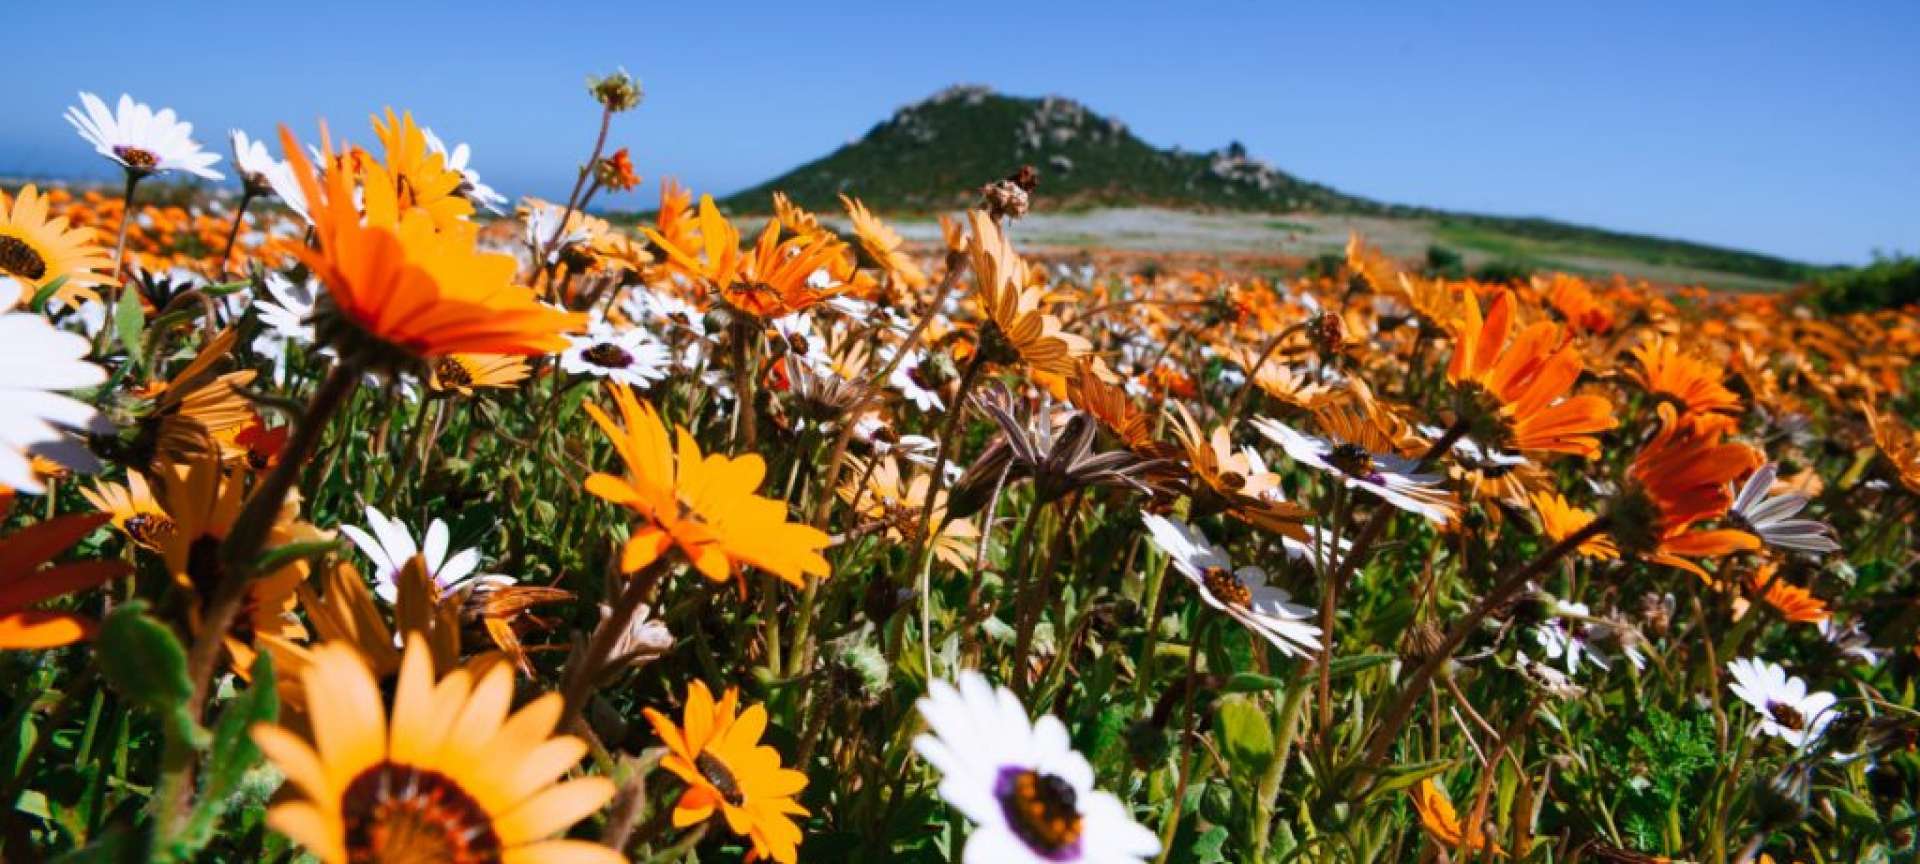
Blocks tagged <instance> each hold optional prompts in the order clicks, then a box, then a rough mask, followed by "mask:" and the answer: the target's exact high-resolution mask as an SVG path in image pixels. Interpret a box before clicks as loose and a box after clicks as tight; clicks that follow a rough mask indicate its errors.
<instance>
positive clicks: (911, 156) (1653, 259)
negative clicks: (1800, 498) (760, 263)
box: [721, 86, 1815, 283]
mask: <svg viewBox="0 0 1920 864" xmlns="http://www.w3.org/2000/svg"><path fill="white" fill-rule="evenodd" d="M1022 165H1032V166H1034V167H1035V168H1037V169H1039V171H1040V177H1041V179H1040V187H1039V190H1038V192H1037V193H1036V195H1035V204H1036V206H1037V208H1038V209H1040V210H1042V211H1046V212H1055V213H1059V212H1062V211H1069V210H1085V209H1093V208H1110V207H1161V208H1170V209H1177V210H1194V211H1201V212H1222V211H1225V212H1234V211H1238V212H1257V213H1274V214H1289V213H1294V214H1326V215H1331V216H1355V217H1382V218H1390V219H1409V220H1418V221H1420V222H1421V223H1423V224H1425V225H1427V226H1429V227H1431V228H1432V229H1434V230H1433V231H1432V232H1431V233H1432V237H1433V240H1434V241H1435V242H1437V243H1440V244H1442V245H1447V246H1451V247H1461V248H1463V249H1465V250H1467V251H1471V252H1473V253H1477V254H1478V255H1480V256H1481V257H1492V258H1498V259H1503V260H1507V259H1511V260H1513V261H1515V262H1517V263H1528V262H1533V261H1539V260H1542V259H1543V258H1544V257H1546V256H1545V254H1543V253H1551V254H1554V255H1560V256H1576V257H1584V256H1592V257H1597V258H1603V259H1614V258H1624V259H1631V260H1635V261H1639V262H1642V263H1647V264H1657V265H1660V266H1665V267H1672V268H1678V269H1698V270H1707V271H1713V272H1718V273H1727V274H1736V275H1742V276H1750V277H1755V278H1759V279H1765V280H1768V281H1770V282H1777V283H1791V282H1795V281H1799V280H1802V279H1806V278H1808V277H1809V276H1810V275H1811V274H1812V273H1813V272H1814V270H1815V268H1812V267H1809V266H1808V265H1805V264H1802V263H1800V262H1796V261H1790V260H1787V259H1784V258H1778V257H1775V256H1771V255H1762V254H1759V253H1754V252H1746V251H1741V250H1737V249H1728V248H1724V247H1717V246H1708V245H1704V244H1699V243H1691V242H1687V241H1684V240H1675V239H1669V238H1664V237H1654V236H1648V235H1642V234H1631V233H1626V232H1620V231H1608V230H1605V229H1599V228H1589V227H1586V226H1581V225H1573V224H1569V223H1565V222H1559V221H1555V220H1551V219H1541V218H1532V217H1508V216H1486V215H1479V214H1472V213H1455V212H1449V211H1443V210H1436V209H1432V208H1425V207H1410V206H1405V205H1398V204H1388V203H1383V202H1379V201H1372V200H1369V199H1366V198H1362V197H1359V196H1355V195H1348V194H1345V193H1342V192H1339V191H1337V190H1335V189H1332V188H1330V187H1327V186H1323V185H1321V184H1318V183H1313V182H1310V181H1307V180H1303V179H1301V178H1298V177H1295V176H1293V175H1291V174H1288V173H1286V172H1284V171H1281V170H1279V169H1276V168H1274V167H1273V166H1271V165H1269V164H1267V163H1266V162H1263V161H1261V160H1259V159H1257V158H1255V157H1253V156H1251V155H1249V154H1248V153H1247V152H1246V149H1245V148H1244V147H1242V146H1241V145H1240V144H1239V143H1237V142H1235V143H1232V144H1229V145H1228V146H1226V147H1224V148H1221V149H1218V150H1210V151H1207V152H1204V153H1195V152H1189V151H1184V150H1177V149H1174V150H1162V149H1159V148H1156V147H1154V146H1153V145H1151V144H1148V143H1147V142H1145V141H1143V140H1141V139H1140V138H1139V137H1138V136H1136V135H1134V134H1133V133H1132V132H1131V131H1129V130H1128V129H1127V126H1126V124H1125V123H1122V122H1120V121H1119V120H1116V119H1113V118H1110V117H1104V116H1102V115H1100V114H1098V113H1096V112H1094V111H1092V110H1090V109H1088V108H1087V107H1086V106H1084V105H1082V104H1080V103H1079V102H1075V101H1074V100H1072V99H1066V98H1062V97H1058V96H1048V97H1045V98H1041V99H1032V98H1025V97H1018V96H1008V95H1005V94H1001V93H996V92H994V91H992V90H990V89H988V88H985V87H973V86H962V87H950V88H948V89H946V90H942V91H940V92H939V93H936V94H934V95H933V96H931V97H929V98H928V99H926V100H924V101H922V102H919V103H917V104H914V105H909V106H907V107H905V108H901V109H899V110H897V111H895V112H894V113H893V116H891V117H889V118H887V119H886V120H884V121H882V122H881V123H880V124H879V125H876V126H874V127H873V128H872V129H870V130H868V131H867V134H866V135H864V136H862V137H861V138H860V140H858V141H855V142H853V143H850V144H847V145H845V146H843V147H841V148H839V149H838V150H835V151H833V152H832V153H829V154H827V155H826V156H823V157H821V158H819V159H816V160H814V161H812V162H808V163H806V164H805V165H801V166H800V167H798V168H795V169H793V170H791V171H788V172H786V173H785V174H782V175H780V176H778V177H775V178H773V179H771V180H768V181H766V182H765V183H761V184H759V185H756V186H753V187H751V188H748V189H744V190H741V191H740V192H737V193H734V194H733V195H730V196H728V197H727V198H725V199H723V200H722V201H721V204H722V206H723V207H725V208H726V209H727V210H729V211H732V212H735V213H765V212H767V211H768V210H769V209H770V205H769V196H770V195H771V194H772V193H773V192H774V191H775V190H778V191H782V192H785V193H787V194H788V195H789V196H792V197H793V199H794V200H795V201H796V202H798V203H800V204H801V205H802V206H805V207H807V208H809V209H814V210H820V211H828V212H831V211H833V210H836V209H838V207H839V201H838V196H839V195H840V194H841V193H843V192H845V193H849V194H853V195H856V196H858V197H859V198H860V199H861V200H862V201H863V202H865V203H866V204H867V205H868V206H870V207H872V208H874V209H876V210H879V211H882V212H886V213H890V214H894V215H896V216H900V215H907V214H921V215H924V214H928V213H932V212H936V211H943V210H955V209H959V208H961V207H965V206H967V205H968V204H971V203H973V202H974V201H975V200H976V199H977V190H978V189H979V188H980V186H981V185H982V184H984V183H987V182H989V181H992V180H995V179H998V178H1000V177H1002V176H1005V175H1006V174H1007V173H1009V172H1011V171H1013V170H1014V169H1016V168H1018V167H1020V166H1022Z"/></svg>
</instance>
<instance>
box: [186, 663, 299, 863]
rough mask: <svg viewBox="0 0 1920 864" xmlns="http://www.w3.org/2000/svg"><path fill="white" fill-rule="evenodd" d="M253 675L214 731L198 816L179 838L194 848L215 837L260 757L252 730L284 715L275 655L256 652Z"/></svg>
mask: <svg viewBox="0 0 1920 864" xmlns="http://www.w3.org/2000/svg"><path fill="white" fill-rule="evenodd" d="M252 678H253V681H252V683H251V684H249V685H248V686H247V689H246V692H243V693H241V694H240V695H239V696H236V697H234V698H233V699H232V700H231V701H229V702H228V703H227V706H226V708H224V709H222V710H221V712H220V722H219V723H218V724H216V726H215V728H214V733H213V748H212V750H211V751H210V752H209V753H208V756H207V771H206V782H205V784H204V785H203V786H202V787H201V791H200V797H199V799H198V803H197V805H196V806H195V808H194V811H193V818H192V819H191V820H190V821H189V822H188V823H187V829H186V832H185V834H184V835H183V836H182V837H180V838H178V839H177V840H176V842H177V843H179V844H182V845H184V846H186V848H187V851H188V852H189V853H194V852H198V851H199V850H201V849H202V848H204V847H205V846H206V845H207V843H208V842H209V841H211V840H212V839H213V829H214V828H215V827H216V826H218V825H219V824H220V817H221V816H222V815H223V814H225V813H226V811H227V809H228V806H229V805H230V804H231V803H232V801H233V798H234V794H233V793H234V790H235V789H237V788H239V786H240V781H241V778H243V777H245V776H246V773H247V772H248V771H249V770H251V769H252V768H253V767H254V766H255V765H258V764H259V763H260V748H259V747H258V746H256V745H255V744H254V743H253V737H252V736H251V735H250V734H248V731H249V730H250V729H252V728H253V726H254V724H256V723H272V722H274V720H276V719H278V718H279V716H280V696H279V693H278V692H277V691H276V690H275V687H274V673H273V659H272V655H270V654H268V653H266V652H264V651H263V652H261V653H260V655H259V656H258V657H256V658H254V661H253V671H252Z"/></svg>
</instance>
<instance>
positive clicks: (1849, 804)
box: [1827, 789, 1880, 836]
mask: <svg viewBox="0 0 1920 864" xmlns="http://www.w3.org/2000/svg"><path fill="white" fill-rule="evenodd" d="M1827 797H1829V798H1831V799H1832V800H1833V803H1834V805H1835V809H1837V810H1838V811H1840V821H1841V822H1843V823H1845V824H1846V825H1848V826H1850V827H1851V829H1852V830H1854V831H1859V832H1861V833H1862V835H1863V836H1874V835H1877V834H1878V833H1879V832H1880V813H1879V811H1877V810H1875V809H1873V805H1871V804H1868V803H1867V802H1865V801H1862V800H1860V796H1858V795H1855V794H1853V793H1852V792H1848V791H1847V790H1845V789H1833V790H1831V791H1829V792H1828V793H1827Z"/></svg>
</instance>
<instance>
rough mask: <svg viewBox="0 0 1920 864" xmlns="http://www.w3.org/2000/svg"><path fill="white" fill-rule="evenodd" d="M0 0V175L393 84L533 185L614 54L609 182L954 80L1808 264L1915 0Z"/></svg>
mask: <svg viewBox="0 0 1920 864" xmlns="http://www.w3.org/2000/svg"><path fill="white" fill-rule="evenodd" d="M18 5H19V7H20V8H15V9H11V10H9V11H8V13H7V22H8V30H9V32H11V33H12V34H14V36H13V38H11V39H9V40H8V48H7V50H6V51H5V52H0V80H5V81H7V82H8V84H7V98H6V121H5V123H4V124H0V174H21V173H26V174H55V175H66V174H73V173H76V172H96V173H98V172H102V171H103V170H104V169H103V167H102V163H101V162H100V160H99V159H98V157H96V156H94V155H92V153H91V151H90V150H89V149H88V148H87V147H86V146H85V145H84V144H83V143H82V142H81V141H80V140H79V139H78V138H77V137H76V136H75V135H74V134H73V132H72V131H71V129H70V128H69V127H68V126H67V124H66V122H65V121H64V120H62V119H61V116H60V115H61V112H62V110H63V109H64V108H65V107H66V106H67V105H69V104H72V103H74V102H75V101H76V99H75V95H74V94H75V92H76V91H79V90H82V89H86V90H93V91H95V92H98V93H100V94H101V95H102V96H104V97H105V98H107V99H108V100H109V101H110V102H111V101H112V100H113V99H115V98H117V97H118V95H119V94H120V93H121V92H122V91H127V92H131V93H132V94H133V95H134V96H135V97H136V98H138V99H141V100H143V101H147V102H149V103H152V104H155V105H156V106H160V105H168V106H173V107H174V108H175V109H176V110H178V111H179V112H180V113H181V114H182V115H184V116H185V117H186V118H188V119H190V120H192V121H194V123H195V124H196V133H197V137H199V138H200V139H201V140H202V141H203V142H208V143H212V142H216V141H217V142H219V146H220V147H222V148H223V149H224V147H225V144H224V139H225V130H226V129H227V128H229V127H232V126H239V127H241V128H244V129H247V130H248V131H250V132H253V133H256V134H265V133H270V132H271V131H272V129H273V124H274V123H276V122H281V121H285V122H289V123H292V124H294V125H295V128H296V129H298V130H299V131H300V132H301V133H302V134H303V135H306V134H311V130H312V128H313V120H314V119H315V118H316V117H321V116H324V117H327V118H328V119H329V120H330V122H331V123H332V125H333V127H334V128H335V129H336V130H337V132H336V134H339V133H340V132H344V133H346V134H348V135H350V136H351V137H352V138H353V139H354V140H357V141H367V140H370V139H371V138H372V134H371V131H370V130H369V129H368V128H367V126H366V116H367V114H368V113H369V112H370V111H373V110H377V109H379V108H380V107H382V106H386V105H393V106H396V107H403V108H411V109H413V110H414V111H415V113H416V115H417V116H418V117H419V118H420V119H421V120H422V121H423V122H424V123H425V124H426V125H429V126H431V127H433V128H434V130H435V131H436V132H439V133H440V134H441V135H442V136H443V137H447V138H449V139H458V140H464V141H468V142H470V143H471V144H472V145H473V148H474V150H475V165H476V167H478V168H479V169H480V170H481V172H482V174H483V175H484V176H485V178H486V179H487V180H488V181H489V182H491V183H492V184H494V185H495V186H497V187H499V188H501V190H502V191H504V192H507V193H509V194H519V193H536V194H545V195H548V196H564V195H565V190H566V187H567V184H568V183H569V181H570V172H571V170H572V166H573V165H575V164H577V163H578V162H579V161H580V160H582V159H583V158H584V156H585V151H586V150H587V149H588V148H589V147H590V146H591V144H592V140H591V138H592V133H593V125H594V122H595V120H596V114H595V112H596V106H594V105H593V104H592V103H591V102H590V101H589V100H588V99H587V98H586V97H585V96H584V95H582V90H581V87H582V79H583V77H584V76H585V75H586V74H587V73H588V72H592V71H600V70H606V69H610V68H612V67H614V66H617V65H624V66H626V67H627V69H629V70H630V71H632V72H633V73H634V74H635V75H637V76H639V77H640V78H641V79H642V80H643V81H644V82H645V85H646V88H647V100H646V103H645V104H644V105H643V106H642V107H641V109H640V110H639V111H637V112H634V113H632V114H628V115H625V116H623V117H621V118H620V119H619V120H618V121H617V122H616V125H615V128H614V133H613V141H614V143H615V144H617V145H626V146H629V147H631V148H632V150H633V154H634V162H635V163H636V165H637V167H638V169H639V171H640V173H641V174H642V175H643V176H644V177H645V178H646V179H647V181H648V182H647V185H646V186H644V187H642V189H641V191H640V192H639V193H638V194H639V195H642V196H646V199H645V200H639V199H635V200H632V201H628V202H615V203H621V204H625V205H628V206H641V205H644V204H645V203H647V202H648V201H651V196H652V195H653V194H654V192H655V190H656V189H657V186H656V185H655V183H656V181H657V180H658V178H659V177H661V176H662V175H671V176H675V177H679V178H680V179H682V180H683V181H685V182H687V183H689V184H691V185H692V186H693V187H694V188H695V189H697V190H701V191H713V192H722V193H723V192H728V191H731V190H733V189H737V188H740V187H742V186H746V185H749V184H752V183H754V182H757V181H759V180H762V179H765V178H766V177H769V176H772V175H774V174H776V173H779V172H780V171H783V170H785V169H787V168H789V167H792V166H793V165H795V164H798V163H800V162H803V161H805V160H808V159H811V158H814V157H816V156H819V155H822V154H824V153H826V152H828V151H830V150H832V149H833V148H834V147H836V146H838V145H840V144H842V143H844V142H846V141H847V140H850V139H852V138H856V137H858V136H859V135H861V134H862V133H864V132H865V131H866V130H867V129H868V128H869V127H871V126H872V125H873V124H874V123H876V122H878V121H880V120H881V119H883V118H885V117H886V116H887V115H888V114H889V113H890V112H891V111H892V110H893V109H894V108H896V107H898V106H900V105H904V104H907V103H910V102H914V101H917V100H919V99H921V98H923V97H925V96H927V95H928V94H930V93H932V92H933V91H935V90H937V89H939V88H941V87H943V86H946V85H948V84H952V83H956V82H971V83H984V84H988V85H991V86H994V87H996V88H998V89H1001V90H1004V91H1007V92H1011V93H1016V94H1023V95H1041V94H1046V93H1058V94H1061V95H1067V96H1072V97H1074V98H1077V99H1080V100H1081V101H1084V102H1086V103H1087V104H1088V105H1090V106H1091V107H1093V108H1094V109H1095V110H1098V111H1101V112H1103V113H1107V114H1110V115H1112V116H1116V117H1118V118H1120V119H1122V120H1124V121H1125V122H1127V123H1128V124H1129V125H1131V126H1132V128H1133V129H1134V130H1135V131H1136V132H1138V133H1139V134H1141V135H1142V136H1143V137H1145V138H1146V139H1147V140H1148V141H1150V142H1152V143H1154V144H1156V145H1160V146H1168V145H1174V144H1178V145H1181V146H1183V147H1187V148H1190V149H1207V148H1211V147H1216V146H1222V145H1224V144H1226V143H1227V142H1228V141H1230V140H1234V139H1238V140H1240V141H1242V142H1245V143H1246V145H1247V147H1248V149H1249V150H1250V151H1252V153H1253V154H1254V155H1257V156H1260V157H1263V158H1265V159H1267V160H1269V161H1271V162H1272V163H1274V164H1275V165H1276V166H1278V167H1280V168H1282V169H1283V170H1287V171H1290V172H1292V173H1294V174H1297V175H1299V176H1302V177H1305V178H1308V179H1312V180H1317V181H1320V182H1324V183H1327V184H1330V185H1332V186H1334V187H1336V188H1339V189H1342V190H1345V191H1348V192H1354V193H1358V194H1362V195H1368V196H1372V197H1377V198H1381V199H1385V200H1389V201H1395V202H1403V203H1409V204H1424V205H1432V206H1438V207H1447V208H1455V209H1462V210H1475V211H1484V212H1491V213H1508V214H1537V215H1546V216H1552V217H1556V218H1561V219H1568V220H1572V221H1577V222H1585V223H1591V224H1595V225H1601V226H1606V227H1611V228H1619V229H1627V230H1633V231H1643V232H1649V233H1655V234H1663V235H1670V236H1676V237H1683V238H1688V239H1694V240H1702V241H1707V242H1713V243H1720V244H1726V245H1730V246H1736V247H1741V248H1748V249H1755V250H1760V251H1766V252H1772V253H1776V254H1782V255H1788V256H1792V257H1796V258H1801V259H1804V260H1811V261H1820V262H1830V261H1846V262H1858V261H1864V260H1866V259H1867V258H1868V256H1869V254H1870V253H1871V252H1872V250H1874V249H1885V250H1895V249H1900V250H1905V251H1909V252H1913V251H1920V108H1916V106H1920V3H1917V2H1914V0H1894V2H1883V3H1872V2H1850V3H1834V4H1828V3H1776V2H1766V0H1761V2H1739V3H1736V2H1710V3H1709V2H1702V3H1685V4H1673V3H1637V2H1621V3H1610V4H1577V8H1576V4H1562V3H1538V2H1524V3H1497V4H1496V3H1448V4H1437V3H1418V4H1414V3H1409V4H1405V5H1404V6H1400V5H1395V4H1327V3H1313V4H1304V3H1277V2H1272V3H1269V2H1244V3H1220V4H1213V3H1203V2H1185V3H1164V2H1160V3H1143V4H1137V5H1134V4H1128V3H1121V2H1105V3H1097V4H1091V3H1090V4H1079V3H1073V4H1066V3H1036V2H1024V3H1007V4H1002V3H994V2H984V0H975V2H968V3H941V4H937V5H936V4H931V3H918V2H909V3H900V2H892V3H871V4H869V3H861V4H832V3H828V4H821V3H781V4H777V5H768V6H766V7H764V8H761V7H758V6H757V5H756V4H748V3H685V2H680V3H657V2H653V3H649V2H624V3H602V2H593V0H576V2H566V3H532V4H529V3H492V2H466V3H450V4H444V5H441V4H431V5H429V4H411V3H382V4H365V5H349V4H334V3H318V4H296V3H242V4H231V3H223V4H191V3H183V4H155V3H153V2H151V0H148V2H141V3H124V4H122V3H97V4H96V3H76V2H33V3H21V4H18ZM1352 5H1364V6H1365V7H1366V8H1367V9H1369V10H1372V11H1373V14H1361V13H1359V12H1358V11H1354V10H1350V9H1348V8H1346V7H1348V6H1352ZM176 6H178V7H182V8H175V7H176ZM1676 6H1684V7H1685V8H1684V9H1675V8H1671V7H1676ZM187 7H190V8H187ZM1334 7H1338V8H1334ZM183 10H184V11H183Z"/></svg>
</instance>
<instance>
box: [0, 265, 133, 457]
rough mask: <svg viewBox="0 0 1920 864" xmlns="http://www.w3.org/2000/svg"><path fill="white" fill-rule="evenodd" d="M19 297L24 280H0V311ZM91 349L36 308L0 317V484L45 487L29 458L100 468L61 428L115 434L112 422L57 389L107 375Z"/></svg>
mask: <svg viewBox="0 0 1920 864" xmlns="http://www.w3.org/2000/svg"><path fill="white" fill-rule="evenodd" d="M20 295H21V284H20V283H19V282H17V281H14V280H12V279H0V309H12V308H13V306H14V304H15V303H18V302H20ZM89 347H90V346H88V344H87V340H86V339H85V338H83V337H81V336H79V335H77V334H74V333H68V332H65V331H62V330H59V329H57V328H55V327H54V326H53V323H52V322H50V321H48V320H47V319H46V318H44V317H42V316H40V315H36V314H34V313H32V312H8V313H6V314H4V315H0V486H5V487H8V488H11V489H15V490H18V491H20V492H28V493H33V494H39V493H41V492H44V491H46V490H45V489H44V488H42V487H41V485H40V481H39V479H38V478H37V477H35V476H34V473H33V468H32V464H31V462H30V460H29V459H28V456H29V455H38V456H41V457H44V458H47V459H51V460H53V461H55V462H58V463H60V464H61V465H64V466H66V467H68V468H71V469H73V470H75V471H83V472H92V471H97V470H99V469H100V463H99V462H98V461H97V460H96V459H94V457H93V455H92V454H91V453H89V452H88V451H87V448H86V447H84V446H82V445H81V444H80V442H78V441H76V440H74V439H73V438H72V437H71V436H69V435H68V434H67V433H66V432H65V431H63V430H66V429H85V430H88V431H92V432H99V433H106V432H111V431H113V426H112V424H110V423H108V422H107V420H106V419H105V418H103V417H101V416H100V412H98V411H95V410H94V409H93V406H91V405H88V404H86V403H84V402H81V401H79V400H77V399H74V398H72V397H69V396H63V395H61V394H59V393H57V392H54V391H57V390H72V389H75V388H78V387H91V386H93V385H96V384H99V383H100V382H102V381H105V380H107V373H106V371H105V370H103V369H101V368H100V367H98V366H95V365H93V364H92V363H89V362H87V360H86V356H87V352H88V350H89Z"/></svg>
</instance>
